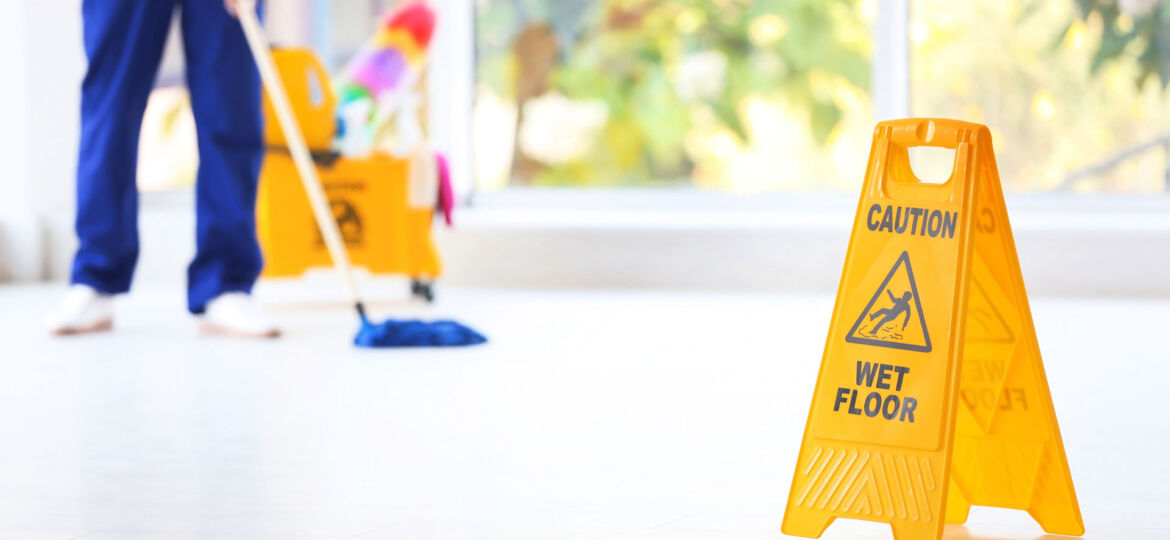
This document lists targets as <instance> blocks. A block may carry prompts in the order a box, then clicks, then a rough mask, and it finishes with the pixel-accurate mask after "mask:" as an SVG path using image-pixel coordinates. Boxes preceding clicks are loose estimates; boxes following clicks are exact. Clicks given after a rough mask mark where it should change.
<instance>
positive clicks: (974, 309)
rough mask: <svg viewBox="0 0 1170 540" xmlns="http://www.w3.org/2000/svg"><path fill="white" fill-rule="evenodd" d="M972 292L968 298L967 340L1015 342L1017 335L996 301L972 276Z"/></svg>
mask: <svg viewBox="0 0 1170 540" xmlns="http://www.w3.org/2000/svg"><path fill="white" fill-rule="evenodd" d="M971 285H972V287H971V294H970V296H969V297H968V299H967V340H969V341H980V342H991V343H1014V342H1015V341H1016V336H1015V334H1014V333H1012V329H1011V327H1010V326H1008V323H1007V321H1006V320H1004V318H1003V315H1002V314H1001V313H1000V312H999V309H997V308H996V307H995V301H993V300H992V299H991V295H990V294H988V291H987V289H986V288H984V286H983V284H982V283H980V280H979V279H978V278H975V277H972V278H971Z"/></svg>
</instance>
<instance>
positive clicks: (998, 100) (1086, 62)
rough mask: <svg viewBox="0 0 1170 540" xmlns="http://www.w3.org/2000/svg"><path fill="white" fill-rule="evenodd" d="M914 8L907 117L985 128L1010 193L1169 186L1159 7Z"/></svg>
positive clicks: (932, 4) (1025, 2)
mask: <svg viewBox="0 0 1170 540" xmlns="http://www.w3.org/2000/svg"><path fill="white" fill-rule="evenodd" d="M911 5H912V8H911V24H910V36H909V37H910V40H911V47H912V56H911V73H912V77H911V80H912V83H911V85H910V88H911V96H912V105H911V110H912V112H913V114H915V115H919V116H944V117H952V118H960V119H964V120H970V121H974V122H980V123H984V124H987V125H988V126H989V127H990V128H991V130H992V136H993V139H994V140H995V153H996V158H997V161H998V164H999V170H1000V176H1001V178H1002V181H1003V182H1004V184H1005V186H1006V187H1007V188H1008V189H1010V190H1015V191H1029V192H1031V191H1049V190H1062V191H1075V192H1131V193H1132V192H1153V191H1163V190H1165V189H1166V179H1167V170H1168V169H1167V159H1168V154H1167V152H1170V146H1166V142H1162V143H1161V144H1158V142H1157V141H1158V140H1159V137H1164V135H1165V133H1166V130H1167V120H1170V102H1168V100H1167V93H1166V92H1164V91H1163V87H1164V84H1165V83H1164V81H1165V80H1166V79H1164V78H1162V77H1165V76H1170V57H1168V56H1167V54H1166V53H1165V52H1162V51H1161V50H1160V48H1165V47H1166V46H1167V44H1166V43H1165V42H1161V41H1158V40H1170V32H1167V31H1166V30H1165V28H1166V23H1164V22H1161V21H1164V20H1166V18H1165V17H1164V15H1170V9H1168V8H1167V6H1166V5H1165V3H1164V2H1162V1H1159V0H1148V1H1132V2H1125V1H1122V2H1116V3H1115V2H1105V1H1095V0H1078V1H1073V0H1055V1H1052V0H1045V1H1041V0H973V1H968V2H951V1H947V0H914V2H913V3H912V4H911ZM1127 9H1128V10H1129V11H1126V10H1127ZM1151 41H1153V42H1151ZM1151 49H1153V50H1151ZM1147 51H1149V52H1147ZM1161 64H1164V65H1161ZM1159 68H1161V70H1162V73H1163V75H1162V76H1161V77H1160V76H1159Z"/></svg>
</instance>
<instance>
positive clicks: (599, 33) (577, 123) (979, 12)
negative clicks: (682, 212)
mask: <svg viewBox="0 0 1170 540" xmlns="http://www.w3.org/2000/svg"><path fill="white" fill-rule="evenodd" d="M907 3H908V4H909V9H908V10H905V9H903V11H902V12H901V13H902V15H897V16H901V17H906V15H905V14H906V13H907V12H908V13H909V15H908V17H909V20H908V21H906V22H907V23H908V24H905V25H901V24H894V25H890V28H884V27H882V26H885V25H880V26H879V27H877V28H874V21H875V17H876V16H877V14H878V11H879V10H896V9H898V8H899V7H900V6H906V4H907ZM475 5H476V13H475V16H476V21H475V47H476V54H475V60H476V67H475V70H476V79H475V81H476V82H475V88H474V93H475V103H476V104H475V114H474V134H475V135H474V144H475V168H476V172H477V175H478V179H479V185H480V186H481V187H483V188H487V189H491V188H497V187H501V186H506V185H513V186H515V185H536V186H615V185H649V186H676V185H684V186H697V187H702V188H717V189H722V190H730V191H735V192H757V191H778V190H838V189H849V190H851V189H855V188H856V186H857V185H858V183H859V182H860V180H861V176H862V170H863V168H864V166H865V155H866V152H867V151H868V147H869V141H870V136H871V134H872V125H873V122H874V118H875V113H874V110H873V108H874V107H873V104H872V102H871V99H870V96H871V95H874V94H875V93H876V92H877V91H879V90H882V91H884V93H885V94H887V95H888V94H890V93H891V92H893V93H894V94H897V93H898V92H899V91H900V92H901V95H900V96H895V97H896V98H900V99H902V101H903V102H905V101H909V111H910V113H911V114H912V115H915V116H937V117H950V118H957V119H963V120H969V121H974V122H980V123H985V124H987V125H988V126H990V127H991V128H992V131H993V136H994V139H995V141H996V154H997V158H998V160H999V165H1000V171H1001V176H1002V178H1003V181H1004V183H1005V186H1006V187H1007V188H1008V189H1009V190H1011V191H1023V192H1035V191H1070V192H1090V193H1095V192H1124V193H1144V192H1155V191H1163V190H1165V189H1166V186H1167V178H1168V177H1170V172H1168V171H1170V167H1168V166H1167V160H1168V159H1170V145H1168V144H1167V142H1168V140H1170V139H1168V138H1167V136H1166V134H1165V129H1164V128H1163V127H1162V126H1163V125H1164V124H1165V123H1166V120H1167V114H1168V113H1170V108H1168V102H1167V93H1166V91H1165V90H1164V87H1165V82H1166V81H1167V80H1170V61H1168V60H1166V58H1167V57H1168V56H1170V55H1167V54H1165V53H1164V52H1163V49H1165V48H1166V45H1165V44H1166V43H1170V31H1167V28H1170V23H1168V22H1165V21H1170V3H1168V2H1165V1H1163V0H1140V1H1139V0H1133V1H1129V2H1126V1H1121V2H1114V1H1112V0H974V1H971V2H949V1H946V0H864V1H853V0H833V1H825V0H807V1H801V0H754V1H753V0H476V2H475ZM880 19H881V18H880V17H877V19H876V20H880ZM887 20H888V19H887ZM901 27H904V28H906V29H907V30H906V31H905V32H904V35H897V36H890V35H888V34H883V33H888V32H890V31H891V28H901ZM875 32H876V34H875ZM899 32H901V31H900V30H899ZM889 39H900V40H905V41H907V42H908V45H909V46H908V48H909V51H910V54H909V55H908V58H902V59H897V58H894V59H875V58H873V51H874V50H875V46H874V43H875V41H876V40H889ZM893 50H894V51H897V50H899V49H898V48H897V47H895V48H894V49H893ZM901 50H905V48H902V49H901ZM890 61H892V62H895V64H896V63H898V62H901V63H902V64H901V65H902V66H905V63H906V62H909V69H908V73H909V79H910V80H909V84H908V88H909V92H908V93H907V92H906V91H904V90H897V89H896V88H893V87H894V86H898V87H902V85H901V84H898V82H899V81H896V80H892V79H890V77H889V76H887V75H888V74H882V73H880V70H879V73H878V74H877V75H878V76H876V77H873V78H871V72H872V68H871V65H877V66H882V65H883V62H890ZM902 71H903V72H906V71H907V70H902ZM875 82H876V83H877V84H885V85H889V86H890V87H891V88H875V87H874V86H872V84H873V83H875ZM901 82H902V83H904V82H905V81H904V79H903V81H901ZM902 110H905V109H904V108H903V109H902ZM942 165H943V166H945V165H946V163H945V162H944V163H942Z"/></svg>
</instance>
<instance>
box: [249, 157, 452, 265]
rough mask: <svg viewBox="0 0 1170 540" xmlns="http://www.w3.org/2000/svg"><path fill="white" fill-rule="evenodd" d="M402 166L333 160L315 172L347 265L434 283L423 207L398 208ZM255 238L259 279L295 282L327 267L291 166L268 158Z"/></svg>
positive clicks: (383, 160)
mask: <svg viewBox="0 0 1170 540" xmlns="http://www.w3.org/2000/svg"><path fill="white" fill-rule="evenodd" d="M406 168H407V162H406V161H404V160H400V159H395V158H392V157H389V156H385V155H374V156H371V157H369V158H362V159H350V158H344V157H343V158H341V159H339V160H338V161H337V162H336V163H334V164H333V165H332V166H331V167H318V174H319V176H320V178H321V184H322V185H323V186H324V188H325V193H326V195H327V196H328V197H329V203H330V206H331V207H332V209H333V214H334V218H335V219H336V220H337V224H338V227H339V228H340V230H341V236H342V238H343V239H344V240H345V244H346V249H348V250H349V254H350V258H351V259H352V261H353V263H354V265H356V266H362V267H364V268H366V269H367V270H369V271H370V272H373V273H378V274H403V275H407V276H412V277H419V278H435V277H438V276H439V274H440V272H441V267H440V264H439V257H438V252H437V251H436V249H435V245H434V242H433V240H432V237H431V218H432V215H433V210H432V209H430V208H413V207H410V206H408V205H407V204H406V191H407V189H406V182H407V174H406ZM257 231H258V236H259V239H260V245H261V247H262V249H263V251H264V271H263V275H264V276H265V277H287V276H298V275H301V274H302V273H304V272H305V270H308V269H309V268H313V267H328V266H330V264H331V263H330V258H329V253H328V251H327V250H326V249H325V245H324V243H323V241H322V239H321V235H320V232H318V229H317V225H316V222H315V221H314V219H313V213H312V209H311V208H310V207H309V199H308V197H306V196H305V192H304V188H303V187H302V186H301V182H300V179H299V177H298V176H297V171H296V168H295V166H294V165H293V161H292V159H291V158H290V157H289V156H288V155H287V154H284V153H281V152H279V151H273V152H269V153H268V155H267V157H266V158H265V160H264V167H263V169H262V171H261V174H260V190H259V193H258V203H257Z"/></svg>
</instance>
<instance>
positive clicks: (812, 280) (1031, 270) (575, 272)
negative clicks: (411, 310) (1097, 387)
mask: <svg viewBox="0 0 1170 540" xmlns="http://www.w3.org/2000/svg"><path fill="white" fill-rule="evenodd" d="M1007 204H1008V211H1009V215H1010V217H1011V221H1012V225H1013V231H1014V234H1015V238H1016V243H1017V247H1018V249H1019V251H1020V261H1021V267H1022V269H1023V272H1024V278H1025V281H1026V283H1027V286H1028V289H1029V291H1030V292H1031V293H1032V294H1040V295H1059V296H1168V295H1170V279H1167V277H1166V276H1168V275H1170V197H1163V196H1152V197H1151V196H1143V197H1137V196H1119V195H1099V196H1078V195H1069V194H1037V195H1017V196H1011V197H1009V199H1008V203H1007ZM856 205H857V196H856V195H855V194H845V193H793V194H767V195H754V196H750V197H747V196H736V195H729V194H726V193H712V192H703V191H697V190H668V189H624V190H604V189H603V190H584V189H511V190H505V191H502V192H498V193H490V194H486V195H483V196H481V197H480V198H479V199H478V200H477V201H476V204H475V205H474V206H473V207H472V208H468V209H466V210H463V211H462V212H460V213H457V214H456V227H455V228H454V229H446V228H440V229H439V232H438V233H437V235H438V240H439V242H440V246H441V252H442V254H443V257H444V261H445V263H446V266H447V275H446V276H445V277H444V280H445V281H448V282H451V283H458V284H460V285H467V286H491V287H546V288H566V287H594V288H628V287H639V288H641V287H649V288H699V289H731V290H744V291H752V290H760V291H780V292H820V293H823V292H831V291H833V290H835V289H836V287H837V283H838V279H839V277H840V269H841V265H842V262H843V261H844V257H845V250H846V247H847V245H848V241H849V230H850V225H851V223H852V219H853V213H854V211H855V210H856Z"/></svg>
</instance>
